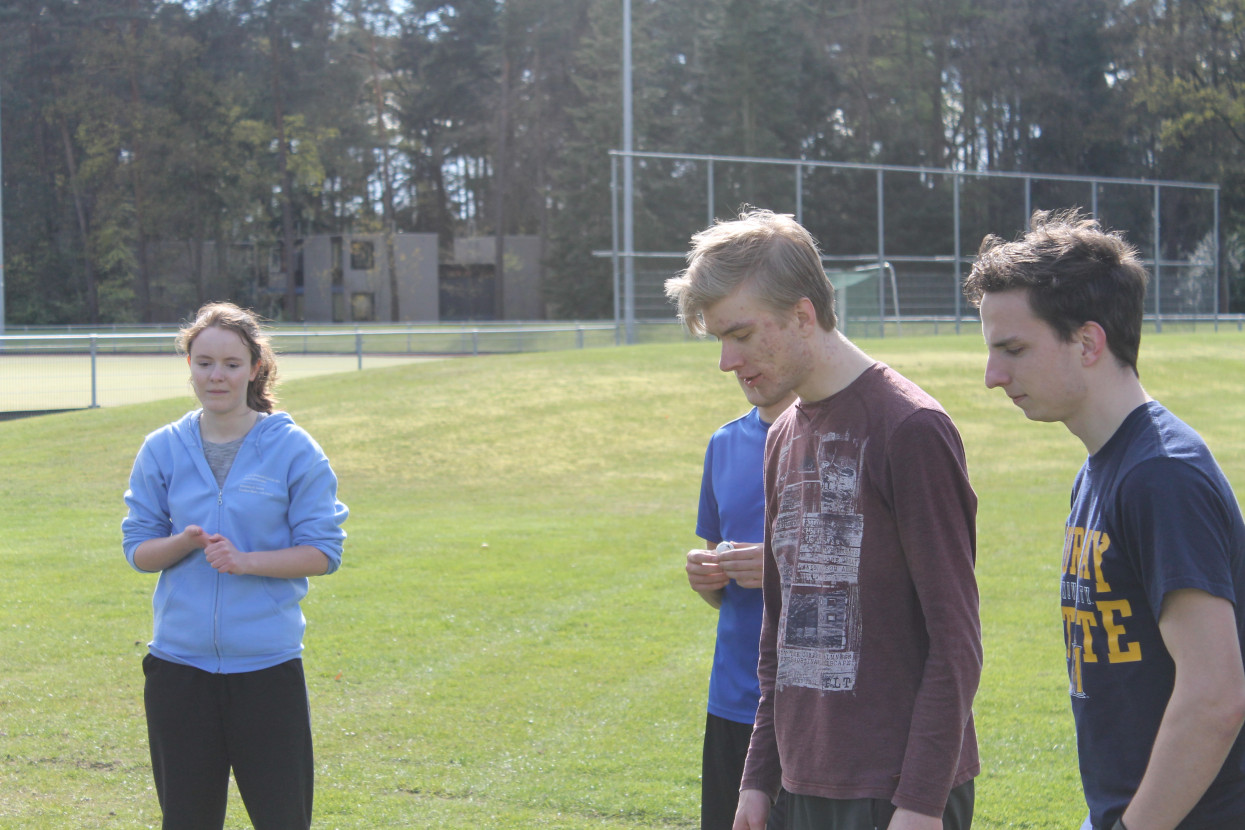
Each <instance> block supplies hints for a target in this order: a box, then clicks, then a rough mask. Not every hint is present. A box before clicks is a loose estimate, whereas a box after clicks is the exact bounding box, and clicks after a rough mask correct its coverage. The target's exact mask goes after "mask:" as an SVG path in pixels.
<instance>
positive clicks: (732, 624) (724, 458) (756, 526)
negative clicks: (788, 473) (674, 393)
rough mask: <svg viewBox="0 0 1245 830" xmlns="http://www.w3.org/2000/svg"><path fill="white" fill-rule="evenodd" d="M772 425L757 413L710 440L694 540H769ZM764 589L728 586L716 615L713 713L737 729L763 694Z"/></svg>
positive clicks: (749, 720)
mask: <svg viewBox="0 0 1245 830" xmlns="http://www.w3.org/2000/svg"><path fill="white" fill-rule="evenodd" d="M769 426H770V425H769V424H767V423H765V422H764V421H762V420H761V415H760V413H759V412H758V411H757V410H756V408H753V410H752V411H751V412H749V413H748V414H747V415H744V416H743V417H742V418H737V419H735V420H734V421H731V422H730V423H729V424H726V425H725V426H723V427H722V428H721V429H719V430H718V431H717V432H715V433H714V434H713V436H712V437H711V438H710V439H709V447H708V449H706V450H705V472H704V476H703V477H702V478H701V481H700V510H699V512H698V513H697V517H696V535H697V536H699V537H701V538H702V539H705V540H706V541H708V542H711V543H713V544H717V543H718V542H721V541H730V542H761V541H764V538H765V479H764V473H763V465H764V459H765V435H766V433H768V432H769ZM761 607H762V601H761V589H760V588H741V587H739V585H738V584H736V582H735V580H733V579H732V580H731V581H730V582H729V583H727V585H726V588H725V590H724V592H723V596H722V607H721V608H720V609H719V610H718V638H717V644H716V645H715V646H714V650H713V672H712V673H711V674H710V675H709V712H710V714H713V715H717V716H718V717H720V718H725V719H726V720H731V721H735V722H736V723H749V724H750V723H752V722H753V720H754V719H755V718H756V711H757V702H758V701H759V700H760V698H761V689H760V686H759V685H758V683H757V653H758V643H759V641H760V639H761Z"/></svg>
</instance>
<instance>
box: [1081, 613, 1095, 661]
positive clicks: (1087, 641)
mask: <svg viewBox="0 0 1245 830" xmlns="http://www.w3.org/2000/svg"><path fill="white" fill-rule="evenodd" d="M1076 622H1077V625H1079V626H1080V627H1081V644H1082V647H1083V649H1084V660H1085V662H1086V663H1097V662H1098V655H1096V654H1094V635H1093V632H1091V631H1090V629H1091V628H1094V627H1096V626H1097V625H1098V620H1097V615H1095V614H1094V612H1093V611H1085V610H1082V609H1080V608H1078V609H1076Z"/></svg>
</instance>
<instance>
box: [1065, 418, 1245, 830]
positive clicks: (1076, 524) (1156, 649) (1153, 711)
mask: <svg viewBox="0 0 1245 830" xmlns="http://www.w3.org/2000/svg"><path fill="white" fill-rule="evenodd" d="M1181 588H1196V589H1198V590H1201V591H1205V592H1207V593H1209V594H1212V595H1214V596H1217V597H1222V598H1224V599H1227V600H1229V601H1231V602H1232V603H1234V605H1235V608H1236V618H1237V628H1238V631H1239V632H1240V636H1241V639H1242V642H1245V624H1243V623H1245V522H1243V521H1242V518H1241V510H1240V507H1239V505H1238V504H1237V501H1236V497H1235V496H1234V495H1233V492H1232V488H1231V486H1230V485H1229V484H1228V481H1227V479H1226V478H1225V477H1224V475H1223V472H1222V471H1221V470H1220V469H1219V466H1218V464H1216V463H1215V460H1214V458H1213V457H1212V456H1211V454H1210V450H1209V449H1207V447H1206V444H1205V442H1204V441H1202V439H1201V437H1200V436H1199V435H1198V434H1197V433H1196V432H1194V431H1193V430H1192V429H1191V428H1190V427H1189V426H1187V425H1186V424H1185V423H1184V422H1182V421H1180V420H1179V419H1178V418H1176V417H1175V416H1174V415H1172V414H1171V413H1170V412H1168V411H1167V410H1166V409H1165V408H1164V407H1162V406H1161V405H1160V404H1158V403H1156V402H1153V401H1151V402H1149V403H1147V404H1144V405H1143V406H1139V407H1137V409H1135V410H1133V412H1132V413H1130V414H1129V416H1128V417H1127V418H1126V419H1125V420H1124V423H1123V424H1121V425H1120V428H1119V429H1118V430H1117V431H1116V433H1115V434H1114V435H1113V436H1112V437H1111V439H1110V440H1109V441H1108V442H1107V443H1106V445H1105V446H1103V447H1102V449H1100V450H1099V451H1098V452H1097V453H1095V454H1094V455H1092V456H1090V457H1089V459H1087V460H1086V462H1085V465H1084V466H1083V467H1082V468H1081V471H1080V472H1079V473H1078V474H1077V477H1076V482H1075V484H1074V485H1073V488H1072V510H1071V513H1070V516H1069V519H1068V525H1067V527H1066V529H1065V539H1064V550H1063V575H1062V585H1061V591H1060V597H1061V603H1062V606H1063V630H1064V642H1065V643H1066V645H1067V658H1068V678H1069V692H1070V694H1071V696H1072V712H1073V716H1074V717H1075V719H1076V732H1077V748H1078V752H1079V755H1080V766H1081V782H1082V785H1083V787H1084V789H1085V799H1086V801H1087V802H1088V804H1089V808H1090V817H1091V819H1092V822H1093V826H1094V827H1095V828H1106V827H1110V826H1111V825H1112V824H1114V823H1115V821H1116V819H1118V818H1119V817H1120V815H1121V814H1122V813H1123V812H1124V809H1125V808H1126V807H1127V806H1128V803H1129V801H1130V800H1131V799H1132V797H1133V795H1134V793H1136V791H1137V786H1138V784H1140V782H1141V777H1142V775H1143V774H1144V773H1145V770H1146V765H1147V763H1148V762H1149V760H1150V751H1151V749H1152V747H1153V745H1154V738H1155V735H1156V734H1157V733H1158V728H1159V723H1160V721H1161V720H1162V718H1163V712H1164V710H1165V709H1166V707H1167V701H1168V699H1169V698H1170V697H1171V693H1172V688H1173V683H1174V678H1175V665H1174V663H1173V662H1172V658H1171V656H1170V655H1169V654H1168V652H1167V649H1166V648H1165V647H1164V645H1163V638H1162V636H1161V634H1160V633H1159V626H1158V618H1159V612H1160V610H1161V608H1162V603H1163V596H1164V595H1165V594H1167V593H1169V592H1171V591H1175V590H1178V589H1181ZM1237 816H1245V733H1243V734H1242V737H1240V738H1238V739H1237V741H1236V743H1235V744H1234V745H1233V747H1232V749H1231V751H1230V752H1229V754H1228V758H1227V761H1226V762H1225V763H1224V765H1223V768H1222V769H1221V770H1220V772H1219V775H1218V777H1217V778H1216V779H1215V781H1214V782H1213V783H1212V784H1211V786H1210V788H1209V789H1208V790H1207V792H1206V794H1205V795H1204V796H1203V797H1202V799H1201V801H1199V802H1198V804H1197V806H1196V807H1194V809H1193V811H1192V812H1190V813H1189V815H1188V817H1187V818H1186V819H1185V820H1184V822H1182V823H1181V824H1180V827H1181V828H1196V827H1201V826H1203V825H1204V824H1210V823H1212V822H1224V821H1226V820H1228V819H1230V818H1233V817H1237ZM1214 826H1216V827H1218V826H1221V825H1220V824H1219V823H1216V824H1215V825H1214ZM1242 826H1245V825H1242Z"/></svg>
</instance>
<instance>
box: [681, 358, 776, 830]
mask: <svg viewBox="0 0 1245 830" xmlns="http://www.w3.org/2000/svg"><path fill="white" fill-rule="evenodd" d="M740 383H741V385H742V386H743V389H744V394H745V395H746V396H747V397H748V400H749V401H750V402H752V403H753V404H754V405H755V406H754V407H753V409H752V411H751V412H749V413H748V414H747V415H744V416H743V417H742V418H737V419H735V420H734V421H731V422H730V423H728V424H726V425H725V426H723V427H722V428H721V429H719V430H718V431H717V432H715V433H714V434H713V436H712V437H711V438H710V439H709V447H708V449H706V450H705V472H704V476H703V477H702V478H701V482H700V509H699V511H698V513H697V518H696V535H697V536H699V537H701V538H702V539H704V540H705V542H706V545H705V548H706V549H697V550H692V551H688V554H687V565H686V570H687V578H688V582H689V583H690V584H691V586H692V590H694V591H696V593H698V594H700V596H701V597H702V598H703V599H704V600H705V602H707V603H709V604H710V605H712V606H713V607H714V608H717V609H718V635H717V644H716V645H715V647H714V653H713V671H712V673H711V674H710V675H709V711H708V715H707V716H706V720H705V739H704V749H703V753H702V762H701V785H700V786H701V800H700V826H701V830H730V827H731V823H732V822H733V821H734V819H735V808H736V804H737V802H738V800H739V781H740V778H741V776H742V775H743V769H744V760H745V758H746V757H747V755H748V742H749V740H750V739H751V737H752V722H753V719H754V718H755V717H756V711H757V701H758V700H759V699H760V695H761V690H760V688H759V686H758V684H757V643H758V641H759V639H760V636H761V609H762V602H761V573H762V565H761V563H762V561H763V554H764V549H763V541H764V537H765V490H764V476H763V470H762V461H763V459H764V456H765V436H766V433H768V431H769V427H770V424H772V423H773V422H774V419H775V418H777V417H778V416H779V415H780V414H782V411H783V410H784V409H786V408H787V407H788V406H790V405H791V403H792V402H793V401H794V400H795V395H794V394H793V393H791V392H785V393H784V394H783V396H782V397H781V398H778V399H776V400H770V399H768V398H766V397H764V396H763V395H762V394H761V393H759V392H757V391H756V390H755V389H753V388H752V387H750V386H748V385H747V384H746V383H745V382H744V381H742V380H741V382H740ZM719 548H721V550H720V551H719ZM727 548H730V549H727ZM769 827H770V828H771V830H777V829H778V828H780V824H779V817H774V818H772V819H771V822H770V825H769Z"/></svg>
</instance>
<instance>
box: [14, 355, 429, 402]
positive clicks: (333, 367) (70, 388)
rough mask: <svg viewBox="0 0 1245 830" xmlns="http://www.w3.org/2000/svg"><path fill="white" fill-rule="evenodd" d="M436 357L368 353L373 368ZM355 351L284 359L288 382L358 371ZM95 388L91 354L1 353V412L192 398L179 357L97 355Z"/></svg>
mask: <svg viewBox="0 0 1245 830" xmlns="http://www.w3.org/2000/svg"><path fill="white" fill-rule="evenodd" d="M431 359H436V358H427V357H415V356H405V355H402V356H393V355H367V356H366V357H365V358H364V366H365V368H369V369H377V368H383V367H386V366H399V365H402V364H405V363H416V362H420V361H423V360H431ZM358 364H359V360H358V358H357V357H355V355H352V354H310V355H304V354H293V355H287V356H285V357H284V358H283V359H282V360H281V362H280V366H281V377H282V378H283V379H284V380H294V379H297V378H307V377H315V376H316V375H328V374H332V373H334V372H353V371H357V370H358V368H359V365H358ZM95 373H96V384H95V386H96V388H95V395H94V398H92V394H91V391H92V390H91V358H90V355H85V354H77V355H0V412H35V411H40V410H61V409H85V408H86V407H89V406H91V404H92V400H94V402H95V405H97V406H121V405H124V404H130V403H142V402H144V401H158V400H162V399H165V398H173V397H178V396H186V397H188V398H189V397H190V395H191V391H190V373H189V371H188V370H187V368H186V359H185V358H182V357H177V356H176V355H172V354H168V355H150V354H146V355H144V354H107V355H100V356H99V357H97V358H95Z"/></svg>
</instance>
